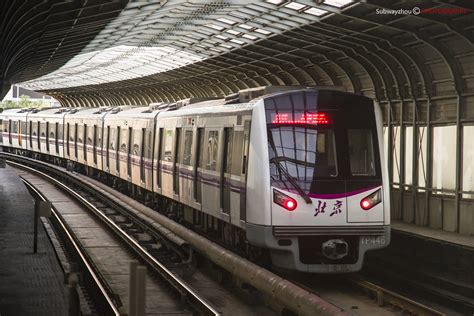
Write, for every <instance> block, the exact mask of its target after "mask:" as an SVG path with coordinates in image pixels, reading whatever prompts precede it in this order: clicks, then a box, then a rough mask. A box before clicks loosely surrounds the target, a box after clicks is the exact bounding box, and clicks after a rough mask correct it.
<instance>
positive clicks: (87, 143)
mask: <svg viewBox="0 0 474 316" xmlns="http://www.w3.org/2000/svg"><path fill="white" fill-rule="evenodd" d="M83 133H84V134H83V135H82V139H83V140H84V147H83V148H82V149H83V155H84V161H85V163H86V164H87V146H88V145H89V141H88V139H87V124H84V130H83Z"/></svg>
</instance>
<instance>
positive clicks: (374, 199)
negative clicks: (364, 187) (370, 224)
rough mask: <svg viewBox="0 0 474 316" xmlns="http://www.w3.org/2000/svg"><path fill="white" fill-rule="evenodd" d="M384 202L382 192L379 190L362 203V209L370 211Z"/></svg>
mask: <svg viewBox="0 0 474 316" xmlns="http://www.w3.org/2000/svg"><path fill="white" fill-rule="evenodd" d="M380 202H382V191H381V190H380V189H379V190H377V191H375V192H374V193H372V194H371V195H369V196H366V197H365V198H363V199H362V200H361V201H360V207H362V209H364V210H366V211H367V210H370V209H371V208H372V207H374V206H375V205H377V204H379V203H380Z"/></svg>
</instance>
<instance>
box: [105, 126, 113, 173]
mask: <svg viewBox="0 0 474 316" xmlns="http://www.w3.org/2000/svg"><path fill="white" fill-rule="evenodd" d="M112 144H113V142H111V141H110V126H107V140H106V142H105V151H106V152H105V167H106V170H107V171H110V149H111V147H112Z"/></svg>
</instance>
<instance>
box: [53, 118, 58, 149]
mask: <svg viewBox="0 0 474 316" xmlns="http://www.w3.org/2000/svg"><path fill="white" fill-rule="evenodd" d="M55 125H56V126H55V127H54V130H55V133H54V134H55V135H56V138H55V143H54V144H55V147H56V154H59V123H56V124H55Z"/></svg>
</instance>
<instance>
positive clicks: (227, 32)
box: [21, 0, 474, 106]
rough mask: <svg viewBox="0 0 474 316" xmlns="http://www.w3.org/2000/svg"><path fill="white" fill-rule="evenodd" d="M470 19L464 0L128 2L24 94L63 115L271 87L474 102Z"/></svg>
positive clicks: (31, 82) (27, 85)
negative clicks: (68, 110)
mask: <svg viewBox="0 0 474 316" xmlns="http://www.w3.org/2000/svg"><path fill="white" fill-rule="evenodd" d="M436 10H437V11H436ZM443 10H444V11H443ZM397 12H398V13H397ZM443 12H444V13H443ZM469 21H470V22H469ZM472 21H473V15H472V11H471V8H469V3H468V2H465V1H424V2H417V1H391V0H386V1H364V2H358V1H349V0H324V1H323V0H319V1H310V0H298V1H284V0H265V1H248V0H235V1H234V0H226V1H202V0H187V1H184V0H170V1H149V2H146V1H131V2H129V3H128V4H127V5H126V6H125V8H124V9H123V10H122V11H121V13H120V14H119V15H118V16H117V17H116V18H114V19H113V20H112V21H110V22H109V23H108V24H107V25H106V26H105V27H104V28H102V30H101V31H100V32H99V33H98V34H97V35H96V36H95V37H94V38H93V39H92V40H91V41H90V42H89V43H88V44H87V45H86V46H85V47H84V48H83V49H82V50H81V53H80V54H78V55H76V56H75V57H73V58H72V59H70V60H69V61H68V62H67V63H65V64H64V65H63V66H62V67H60V68H59V69H57V70H55V71H53V72H51V73H49V74H46V75H42V76H41V77H39V78H36V79H32V80H27V81H24V82H22V83H21V86H23V87H25V88H27V89H31V90H37V91H43V92H46V93H48V94H50V95H53V96H54V97H56V98H57V99H58V100H60V102H61V103H62V104H63V105H68V106H99V105H119V104H148V103H150V102H155V101H176V100H179V99H183V98H187V97H190V96H196V97H199V96H223V95H226V94H230V93H232V92H235V91H237V90H240V89H245V88H251V87H255V86H262V85H271V84H273V85H337V86H342V87H345V88H346V89H347V90H348V91H354V92H357V93H362V94H365V95H368V96H371V97H374V98H377V99H379V100H387V99H390V98H397V99H401V98H403V97H408V98H413V96H422V95H433V96H435V95H439V94H440V93H441V94H443V93H446V94H453V95H454V94H457V93H461V92H462V91H463V92H469V91H471V92H472V86H473V83H472V82H473V81H474V80H473V73H472V69H473V66H474V62H473V60H474V55H473V43H472V39H473V32H472V25H473V24H472ZM468 90H469V91H468Z"/></svg>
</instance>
